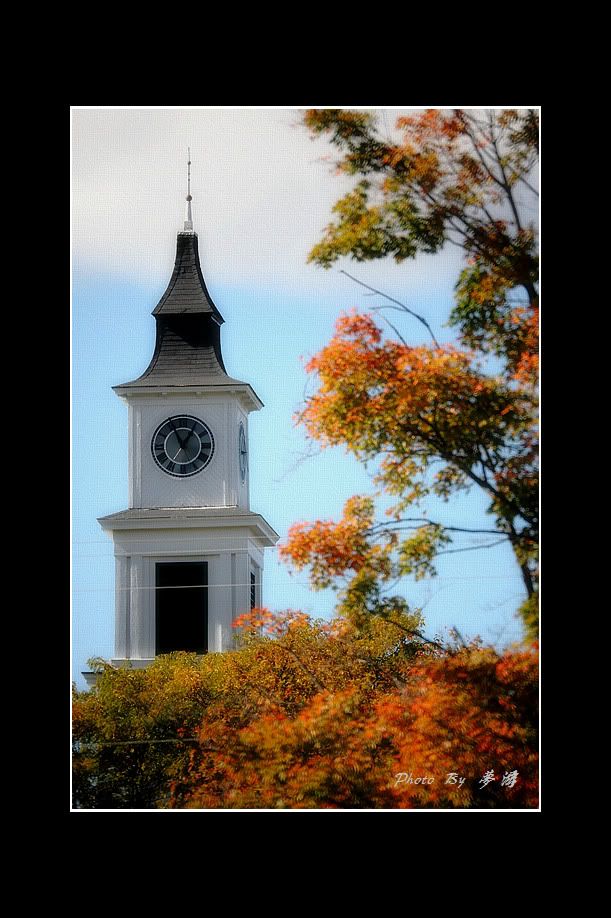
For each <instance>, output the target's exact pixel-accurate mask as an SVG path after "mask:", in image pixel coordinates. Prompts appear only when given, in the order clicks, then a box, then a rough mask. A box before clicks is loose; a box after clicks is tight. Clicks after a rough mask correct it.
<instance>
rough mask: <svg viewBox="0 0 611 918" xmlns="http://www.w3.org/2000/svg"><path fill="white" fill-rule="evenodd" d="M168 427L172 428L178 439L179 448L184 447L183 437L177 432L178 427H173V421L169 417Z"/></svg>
mask: <svg viewBox="0 0 611 918" xmlns="http://www.w3.org/2000/svg"><path fill="white" fill-rule="evenodd" d="M170 427H171V428H172V430H173V431H174V433H175V434H176V439H177V440H178V442H179V444H180V448H181V449H184V448H185V443H186V440H183V438H182V437H181V436H180V434H179V433H178V428H177V427H174V421H173V420H172V419H171V418H170Z"/></svg>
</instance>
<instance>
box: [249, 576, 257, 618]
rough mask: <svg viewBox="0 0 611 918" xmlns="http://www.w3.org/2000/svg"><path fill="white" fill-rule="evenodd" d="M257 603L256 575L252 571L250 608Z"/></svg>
mask: <svg viewBox="0 0 611 918" xmlns="http://www.w3.org/2000/svg"><path fill="white" fill-rule="evenodd" d="M256 605H257V589H256V584H255V575H254V574H253V572H252V571H251V572H250V608H251V609H254V607H255V606H256Z"/></svg>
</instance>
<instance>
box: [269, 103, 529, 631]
mask: <svg viewBox="0 0 611 918" xmlns="http://www.w3.org/2000/svg"><path fill="white" fill-rule="evenodd" d="M304 120H305V123H306V125H307V126H308V128H309V129H310V130H311V131H312V132H313V133H314V134H324V135H327V136H328V137H329V138H330V140H331V142H332V144H334V145H335V146H336V147H337V148H338V150H339V151H340V152H341V157H340V158H339V160H338V161H337V163H336V166H337V169H338V170H339V171H341V172H343V173H348V174H351V175H355V176H358V179H359V180H358V182H357V183H356V186H355V187H354V188H353V190H352V191H350V192H349V193H348V194H347V195H345V196H344V197H343V198H342V199H341V200H339V201H338V202H337V204H336V205H335V207H334V212H335V214H336V218H335V220H334V221H333V222H332V223H331V224H330V225H329V226H328V227H327V229H326V231H325V233H324V236H323V239H322V240H321V241H320V242H319V243H318V244H317V245H316V246H314V248H313V249H312V252H311V253H310V260H311V261H314V262H316V263H318V264H320V265H322V266H324V267H329V266H330V265H331V264H332V263H333V262H335V261H336V260H337V259H338V258H340V257H341V256H350V257H351V258H352V259H354V260H357V261H367V260H371V259H377V258H384V257H387V256H393V257H394V259H395V260H396V261H397V262H402V261H404V260H405V259H409V258H414V257H416V255H418V254H419V253H421V252H425V253H436V252H440V251H441V250H442V249H443V248H444V247H445V246H446V245H453V246H457V247H459V248H460V249H461V250H462V252H463V253H464V259H465V264H464V268H463V270H462V272H461V273H460V276H459V277H458V279H457V282H456V288H455V289H456V301H455V306H454V309H453V311H452V314H451V316H450V323H451V324H452V325H454V326H455V327H456V328H457V330H458V341H457V343H456V345H451V346H450V345H443V346H442V345H440V344H439V343H438V342H437V340H436V338H435V335H434V331H433V329H432V328H431V327H430V325H429V323H428V322H427V321H426V319H424V318H423V317H422V316H421V315H419V314H418V313H417V312H416V311H415V310H414V309H413V308H410V307H408V306H406V305H405V304H403V303H401V302H400V301H399V300H397V299H394V298H391V297H387V299H388V303H386V304H384V306H378V307H375V310H376V311H377V312H378V313H379V314H380V317H382V316H383V313H382V312H381V310H382V309H383V308H388V309H392V310H395V311H398V312H402V313H403V314H404V315H405V316H408V315H409V316H411V317H413V318H416V319H417V320H419V321H420V322H421V323H422V324H423V325H424V326H425V327H426V328H427V331H428V332H429V334H430V337H431V343H430V344H428V345H420V346H410V344H409V343H408V341H407V340H406V339H405V337H404V336H403V334H401V332H400V331H399V330H398V329H397V327H396V326H395V325H394V324H393V323H392V322H390V320H388V319H386V322H387V325H388V326H389V327H390V328H391V329H392V332H393V335H392V336H387V337H384V335H383V332H382V329H381V328H380V326H379V325H378V324H377V322H376V321H375V319H374V317H373V315H372V312H373V311H374V310H370V312H369V313H368V314H357V313H356V312H355V311H353V312H352V313H351V314H349V315H344V316H342V317H340V319H339V320H338V322H337V325H336V331H335V334H334V336H333V338H332V340H331V341H330V342H329V344H328V345H327V346H326V347H325V348H323V349H322V351H321V352H320V353H319V354H317V355H316V356H315V357H313V358H312V359H311V360H310V361H309V363H308V365H307V370H308V371H310V372H313V373H316V374H317V375H318V379H319V388H318V391H317V392H316V393H315V394H314V395H313V396H311V397H310V398H309V399H308V400H307V402H306V404H305V406H304V408H303V410H302V411H301V412H300V415H299V420H300V422H301V423H302V424H303V425H305V428H306V430H307V433H308V434H309V436H310V437H312V438H313V439H315V440H317V441H319V442H320V443H322V444H323V445H343V446H344V447H346V448H347V449H348V450H349V451H350V452H352V453H353V454H354V455H355V456H356V457H357V458H358V459H360V460H362V461H364V462H371V461H377V462H378V474H377V477H376V481H377V483H378V485H379V486H380V488H381V489H382V490H383V491H384V492H385V493H386V494H389V495H391V496H392V497H393V498H394V499H395V503H394V506H393V507H392V508H391V510H390V511H389V512H388V514H387V515H388V518H387V519H386V520H383V521H379V520H376V518H375V514H374V508H373V504H372V503H371V501H369V500H368V499H366V498H354V499H352V500H351V501H349V502H348V504H347V505H346V508H345V512H344V517H343V519H342V520H341V521H340V522H339V523H332V522H325V521H317V522H315V523H312V524H297V525H296V526H294V527H293V528H292V530H291V532H290V534H289V539H288V542H287V544H286V545H285V546H284V548H283V550H282V554H283V556H284V557H285V559H287V560H289V561H290V562H291V563H292V564H294V565H295V566H296V567H297V568H303V567H309V569H310V573H311V578H312V583H313V585H314V586H315V587H317V586H318V587H320V586H328V585H330V584H332V583H333V582H334V581H336V579H337V578H338V577H344V578H345V579H344V584H345V593H344V597H345V598H346V599H348V600H350V597H352V600H354V597H355V592H356V593H357V594H358V593H359V591H360V594H361V595H362V596H368V597H369V598H371V595H372V591H374V592H375V584H376V583H379V582H380V581H388V580H392V579H394V578H396V577H397V576H399V577H400V576H403V575H405V574H414V575H415V576H416V577H421V576H425V575H427V574H433V573H434V572H435V567H434V559H435V557H436V556H437V555H439V554H441V553H442V552H449V551H457V550H458V551H462V550H469V549H465V548H455V547H448V546H449V545H450V544H451V543H452V542H453V541H454V540H455V539H456V537H457V534H458V533H460V532H471V533H479V534H482V535H484V534H485V535H489V536H490V541H489V542H488V543H487V544H488V545H492V544H497V542H501V541H506V542H508V543H509V544H510V545H511V547H512V549H513V552H514V554H515V557H516V559H517V563H518V565H519V568H520V571H521V574H522V579H523V582H524V587H525V591H526V596H527V599H526V601H525V603H524V604H523V606H522V609H521V612H522V616H523V619H524V623H525V628H526V631H527V634H529V635H530V636H531V637H533V636H534V635H535V634H536V632H537V546H538V476H537V459H538V448H537V390H536V385H537V371H538V350H537V349H538V293H537V280H538V259H537V236H536V226H535V216H536V206H535V205H536V198H537V189H536V179H537V176H536V171H535V170H536V163H537V155H538V117H537V113H536V112H534V111H509V110H506V111H501V112H496V111H488V112H484V111H480V112H465V111H459V110H455V111H448V112H445V111H437V110H430V111H427V112H422V113H420V114H417V115H415V116H412V117H405V118H400V119H399V120H398V122H397V131H398V132H399V137H400V139H397V140H396V141H392V140H390V139H388V138H385V137H384V136H383V135H382V134H381V132H380V130H379V125H378V124H377V122H376V120H375V117H374V116H373V115H372V114H370V113H363V112H347V111H343V110H340V109H331V110H311V111H308V112H307V113H306V115H305V118H304ZM344 273H347V272H344ZM359 283H363V282H362V281H359ZM363 286H365V287H367V286H368V285H367V284H364V283H363ZM369 289H370V290H372V289H373V288H369ZM375 292H377V293H380V291H375ZM380 295H381V296H382V297H385V294H383V293H381V294H380ZM492 361H493V362H492ZM473 486H476V487H478V488H480V489H481V490H482V491H483V492H484V493H485V494H486V495H487V497H488V499H489V508H488V512H489V513H490V515H491V517H492V518H493V524H492V525H490V526H483V527H474V528H473V529H469V528H463V529H459V528H457V527H451V526H446V525H444V524H443V522H442V521H440V520H438V519H431V518H430V517H429V516H428V515H427V513H426V507H425V502H426V498H427V497H428V496H429V495H437V496H439V497H441V498H443V499H444V500H448V499H449V498H450V497H451V496H452V495H453V494H455V493H457V492H458V491H460V490H464V489H468V488H470V487H473ZM406 532H407V533H408V534H407V535H406ZM374 605H375V604H374ZM369 609H370V611H374V608H373V606H372V605H371V602H370V604H369Z"/></svg>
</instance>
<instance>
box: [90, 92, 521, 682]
mask: <svg viewBox="0 0 611 918" xmlns="http://www.w3.org/2000/svg"><path fill="white" fill-rule="evenodd" d="M405 113H406V111H401V112H399V111H396V110H391V109H385V110H382V109H380V110H377V116H378V118H379V120H380V124H381V125H382V126H383V129H384V130H386V131H392V129H393V125H394V122H395V120H396V118H397V116H398V115H399V114H405ZM300 117H301V113H300V111H299V110H298V109H286V108H275V109H274V108H267V109H266V108H263V109H261V108H257V109H255V108H232V109H223V108H175V109H168V108H161V109H152V108H147V109H127V108H117V109H111V108H75V109H73V111H72V540H73V544H72V649H73V674H72V678H73V679H74V680H75V681H76V683H77V685H78V686H79V688H84V687H85V683H84V680H83V678H82V676H81V672H82V670H83V669H86V668H87V660H88V659H89V658H91V657H104V658H106V659H108V658H110V657H111V656H112V655H113V643H114V634H113V629H114V558H113V547H112V540H111V538H109V537H108V536H107V535H106V534H105V533H103V532H102V530H101V528H100V526H99V524H98V523H97V518H98V517H101V516H104V515H106V514H109V513H114V512H116V511H119V510H124V509H126V508H127V505H128V503H127V492H128V480H127V407H126V405H125V404H124V403H123V402H122V401H121V400H120V399H119V398H118V397H117V396H116V395H115V394H114V392H113V391H112V386H114V385H117V384H119V383H122V382H126V381H127V380H130V379H134V378H135V377H137V376H139V375H140V374H141V373H142V372H143V370H144V369H145V368H146V367H147V366H148V363H149V361H150V358H151V356H152V354H153V349H154V343H155V321H154V319H153V318H152V316H151V312H152V310H153V309H154V307H155V306H156V305H157V303H158V301H159V299H160V297H161V295H162V293H163V292H164V290H165V288H166V286H167V283H168V281H169V278H170V275H171V273H172V268H173V264H174V255H175V250H176V233H177V232H179V231H180V230H181V229H182V221H183V219H184V198H185V194H186V161H187V147H190V148H191V162H192V167H191V193H192V196H193V205H192V206H193V221H194V229H195V231H196V232H197V234H198V237H199V251H200V259H201V265H202V270H203V274H204V277H205V279H206V283H207V286H208V289H209V290H210V293H211V295H212V298H213V300H214V301H215V303H216V305H217V306H218V308H219V309H220V311H221V313H222V315H223V317H224V319H225V324H224V325H223V326H222V331H221V341H222V351H223V357H224V361H225V366H226V367H227V371H228V373H229V374H230V375H231V376H235V377H237V378H239V379H243V380H246V381H247V382H250V384H251V385H252V386H253V388H254V390H255V391H256V392H257V394H258V395H259V397H260V398H261V400H262V401H263V403H264V406H265V407H264V408H263V409H262V410H261V411H259V412H254V413H253V414H251V415H250V419H249V439H250V443H249V466H250V499H251V509H252V510H254V511H255V512H257V513H261V514H262V515H263V517H264V518H265V519H266V520H267V521H268V522H269V523H270V524H271V525H272V527H273V528H274V529H275V530H276V531H277V532H278V533H279V534H280V537H281V538H280V542H281V543H282V542H283V541H284V540H285V538H286V535H287V531H288V528H289V526H290V525H291V524H292V523H294V522H297V521H303V520H314V519H338V518H339V517H340V516H341V511H342V507H343V504H344V502H345V501H346V500H347V498H349V497H350V496H352V495H353V494H366V493H373V491H374V485H373V482H372V480H371V474H370V472H371V470H370V472H368V471H366V470H365V469H364V468H363V466H362V465H361V464H359V463H358V462H357V461H356V459H354V458H353V457H351V456H350V455H348V454H347V453H346V452H345V451H344V450H343V449H342V448H339V447H338V448H333V449H327V450H323V451H321V450H320V449H319V448H318V447H317V446H316V445H315V444H312V443H309V442H308V441H307V440H306V438H305V436H304V433H303V430H302V429H301V428H300V427H297V426H295V423H294V414H295V412H296V411H297V410H298V409H299V408H300V407H301V406H302V404H303V400H304V397H305V396H306V395H307V394H308V393H312V392H314V391H315V381H314V380H313V379H312V378H310V377H308V374H306V373H305V370H304V363H305V362H306V361H307V359H308V357H310V356H312V355H313V354H315V353H316V352H317V351H319V350H320V349H321V348H322V347H323V346H324V345H325V344H326V343H327V342H328V340H329V339H330V337H331V336H332V334H333V326H334V323H335V320H336V319H337V317H338V316H339V315H340V313H341V312H343V311H347V310H349V309H351V308H353V307H356V308H358V309H360V310H363V311H365V310H366V309H367V308H370V307H371V306H379V305H382V304H383V302H384V301H383V300H382V299H381V298H379V297H375V296H372V295H369V294H368V293H367V291H366V290H364V289H363V288H361V287H359V286H358V285H356V284H355V283H354V282H353V281H351V280H350V279H349V278H347V277H345V276H344V275H342V274H341V273H340V271H341V269H342V268H344V269H345V270H347V271H349V272H350V273H351V274H353V275H354V276H355V277H357V278H359V279H360V280H361V281H363V282H364V283H366V284H369V285H370V286H373V287H376V288H378V289H380V290H382V291H384V292H386V293H387V294H389V295H390V296H394V297H396V298H397V299H399V300H401V301H402V302H404V303H406V304H407V305H408V306H410V308H412V309H414V310H415V311H417V312H419V313H420V314H422V315H424V316H425V318H426V319H427V320H428V322H429V324H430V325H431V326H432V328H433V330H434V332H435V335H436V337H437V338H438V340H440V341H441V342H446V341H448V342H449V341H452V340H454V331H453V330H452V329H450V328H448V327H447V325H446V323H447V320H448V316H449V313H450V310H451V308H452V305H453V287H454V284H455V282H456V279H457V277H458V273H459V271H460V268H461V264H462V258H461V254H460V252H459V250H458V249H454V250H453V249H448V250H444V252H442V253H440V254H438V255H435V256H425V255H421V256H418V257H417V258H416V259H415V260H412V261H406V262H404V263H403V264H401V265H397V264H396V263H395V262H394V261H392V260H389V259H385V260H381V261H377V262H364V263H356V262H352V261H350V260H348V259H342V260H341V261H339V262H337V263H336V265H335V266H334V267H333V268H332V269H331V270H324V269H323V268H320V267H316V266H314V265H312V264H307V263H306V259H307V254H308V252H309V250H310V249H311V247H312V246H313V245H314V244H315V243H316V242H317V241H318V240H319V238H320V236H321V233H322V230H323V229H324V227H325V225H326V224H327V223H328V222H329V221H330V219H331V207H332V205H333V203H334V202H335V201H336V200H337V198H339V197H340V196H341V195H342V194H344V193H345V192H346V191H347V190H348V189H349V188H350V187H352V184H353V181H352V180H350V179H349V178H348V177H346V176H338V175H336V174H335V173H334V170H333V168H332V165H331V163H330V162H329V157H330V155H332V149H331V148H330V146H329V144H328V142H327V141H326V139H325V138H317V139H316V140H312V139H311V138H310V135H309V134H308V132H307V131H306V129H305V128H304V127H303V126H301V125H300ZM396 316H397V313H393V317H392V321H393V322H395V323H396V322H397V318H396ZM400 321H401V327H400V331H401V333H402V335H403V337H404V338H406V340H408V343H410V344H421V343H427V338H426V331H425V329H423V327H422V326H421V325H420V324H419V323H418V322H416V321H415V320H411V319H410V317H408V316H406V317H405V319H401V320H400ZM486 506H487V501H486V499H485V497H484V496H483V495H482V494H481V493H478V492H476V491H472V492H469V493H468V494H463V495H460V496H458V497H453V498H452V499H451V501H450V502H448V503H442V502H441V501H436V502H434V501H429V502H428V503H427V510H429V512H430V515H431V516H433V513H435V514H436V517H435V518H437V519H439V520H440V521H442V522H444V523H446V524H447V525H452V526H461V525H462V526H469V527H474V528H476V527H477V526H478V525H481V524H485V526H486V527H487V526H489V524H490V517H489V516H488V515H486V513H485V510H486ZM468 538H470V537H469V536H466V537H465V536H463V541H462V542H461V545H466V544H470V543H468V542H466V541H464V539H468ZM473 538H474V539H475V538H478V537H476V536H474V537H473ZM480 538H481V537H480ZM437 570H438V576H437V577H436V578H433V579H429V580H426V581H420V582H418V583H416V582H415V581H414V580H413V579H411V578H404V579H403V580H402V581H401V583H400V584H398V585H397V587H396V589H395V591H394V592H396V593H398V594H400V595H403V596H405V598H406V599H407V600H408V602H409V603H410V605H411V606H413V607H418V608H423V614H424V618H425V622H426V627H425V631H426V633H427V634H428V635H429V636H433V635H439V636H442V637H443V636H444V635H445V636H447V631H448V629H449V628H452V627H456V628H458V630H459V631H460V632H461V634H462V635H463V636H464V637H470V636H475V635H479V636H481V638H482V639H483V640H484V641H486V642H491V643H494V644H496V645H497V646H506V645H507V644H509V643H512V642H513V641H516V640H518V639H519V638H520V634H521V628H520V624H519V621H518V619H517V618H516V615H515V610H516V609H517V607H518V605H519V604H520V603H521V602H522V600H523V598H524V590H523V585H522V580H521V576H520V572H519V569H518V567H517V564H516V562H515V560H514V558H513V554H512V552H511V549H510V548H509V547H508V546H507V545H506V544H503V545H499V546H497V547H494V548H490V549H486V550H481V551H473V552H464V553H460V554H457V555H447V556H443V557H440V558H439V560H438V562H437ZM263 602H264V604H265V605H267V606H268V607H270V608H272V609H276V610H280V609H285V608H293V609H302V610H304V611H306V612H309V613H311V614H312V615H313V616H315V617H321V618H330V617H331V615H332V614H333V608H334V605H335V594H334V593H333V591H332V590H324V591H321V592H314V591H312V590H311V589H310V587H309V584H308V578H307V573H306V572H301V573H294V572H293V573H291V571H290V570H289V568H288V567H287V566H286V565H285V564H283V563H281V562H280V561H279V560H278V559H277V549H266V560H265V571H264V576H263Z"/></svg>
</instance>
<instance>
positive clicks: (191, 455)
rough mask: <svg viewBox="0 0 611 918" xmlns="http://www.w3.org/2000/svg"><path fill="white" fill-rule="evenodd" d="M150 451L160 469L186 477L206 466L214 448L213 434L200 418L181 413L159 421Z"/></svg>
mask: <svg viewBox="0 0 611 918" xmlns="http://www.w3.org/2000/svg"><path fill="white" fill-rule="evenodd" d="M151 451H152V453H153V459H154V460H155V462H156V463H157V465H158V466H159V468H160V469H163V471H164V472H166V473H167V474H168V475H175V476H176V477H177V478H186V477H187V476H188V475H197V473H198V472H201V470H202V469H205V468H206V466H207V465H208V463H209V462H210V460H211V459H212V454H213V452H214V438H213V436H212V434H211V433H210V430H209V429H208V427H206V425H205V424H204V422H203V421H200V420H199V418H194V417H192V416H191V415H188V414H181V415H177V416H176V417H173V418H168V419H167V421H164V422H163V424H160V425H159V427H158V428H157V430H156V431H155V433H154V434H153V439H152V440H151Z"/></svg>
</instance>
